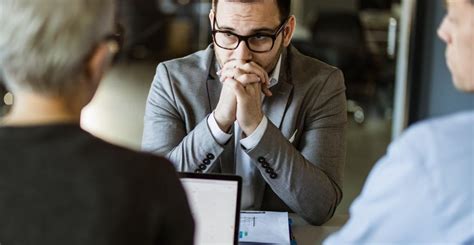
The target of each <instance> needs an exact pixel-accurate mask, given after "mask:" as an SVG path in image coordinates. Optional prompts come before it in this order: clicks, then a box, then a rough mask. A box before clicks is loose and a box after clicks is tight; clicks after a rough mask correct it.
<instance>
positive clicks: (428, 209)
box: [324, 0, 474, 245]
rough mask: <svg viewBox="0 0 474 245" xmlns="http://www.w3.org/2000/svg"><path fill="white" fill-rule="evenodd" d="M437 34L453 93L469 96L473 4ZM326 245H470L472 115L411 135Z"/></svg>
mask: <svg viewBox="0 0 474 245" xmlns="http://www.w3.org/2000/svg"><path fill="white" fill-rule="evenodd" d="M446 4H447V7H448V13H447V15H446V16H445V18H444V20H443V22H442V24H441V26H440V28H439V30H438V35H439V37H440V38H441V39H442V40H443V41H444V42H445V43H446V45H447V49H446V61H447V64H448V67H449V69H450V71H451V75H452V77H453V82H454V85H455V86H456V88H458V89H459V90H460V91H463V92H469V93H472V92H474V78H473V77H474V75H473V69H474V57H473V54H474V28H473V27H474V0H447V1H446ZM324 244H325V245H331V244H474V110H471V111H467V112H461V113H457V114H455V115H451V116H447V117H443V118H437V119H432V120H428V121H425V122H421V123H418V124H416V125H414V126H413V127H411V128H410V129H408V130H407V131H406V132H405V133H404V134H403V135H402V136H401V137H400V138H399V139H398V140H397V141H395V142H394V143H393V144H392V145H391V146H390V147H389V149H388V153H387V155H386V156H384V157H383V158H382V159H381V160H380V161H379V162H378V163H377V164H376V166H375V167H374V169H373V170H372V172H371V173H370V175H369V177H368V179H367V182H366V184H365V186H364V188H363V190H362V193H361V195H360V196H359V197H358V198H357V199H356V200H355V201H354V203H353V204H352V206H351V209H350V219H349V221H348V222H347V224H346V225H345V226H344V227H342V229H341V230H340V231H339V232H337V233H335V234H333V235H332V236H330V237H329V238H328V239H326V241H324Z"/></svg>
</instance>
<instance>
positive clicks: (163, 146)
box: [142, 63, 224, 173]
mask: <svg viewBox="0 0 474 245" xmlns="http://www.w3.org/2000/svg"><path fill="white" fill-rule="evenodd" d="M190 82H191V81H190ZM181 107H182V103H177V102H176V95H175V90H174V88H173V81H172V80H171V79H170V75H169V72H168V70H167V67H166V65H165V64H164V63H161V64H159V65H158V68H157V71H156V75H155V78H154V80H153V83H152V85H151V88H150V93H149V95H148V99H147V103H146V108H145V118H144V129H143V139H142V149H143V150H145V151H148V152H151V153H154V154H157V155H161V156H164V157H166V158H168V159H169V160H170V161H171V162H172V163H173V164H174V166H175V167H176V169H177V170H178V171H182V172H194V171H196V170H198V171H201V172H204V173H205V172H211V171H212V170H213V169H214V167H215V166H216V165H217V162H218V161H216V160H217V159H218V157H219V156H220V154H222V152H223V151H224V146H222V145H220V144H219V143H218V142H217V141H216V140H215V139H214V137H213V136H212V133H211V131H210V129H209V126H208V124H207V117H206V118H204V119H203V120H201V122H199V123H198V124H197V126H196V127H194V128H193V129H192V130H187V127H186V125H185V117H186V116H187V115H186V114H185V113H181V112H182V111H183V110H181ZM188 126H189V125H188Z"/></svg>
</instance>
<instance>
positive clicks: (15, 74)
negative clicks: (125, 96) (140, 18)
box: [0, 0, 114, 95]
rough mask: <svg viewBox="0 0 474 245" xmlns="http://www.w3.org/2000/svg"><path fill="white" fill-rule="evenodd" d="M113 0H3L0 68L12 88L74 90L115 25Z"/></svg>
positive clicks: (52, 91) (57, 92)
mask: <svg viewBox="0 0 474 245" xmlns="http://www.w3.org/2000/svg"><path fill="white" fill-rule="evenodd" d="M113 16H114V5H113V0H0V68H1V69H3V73H4V77H5V79H6V84H7V86H8V87H9V88H10V89H16V88H21V89H28V90H32V91H34V92H37V93H40V94H48V95H65V94H67V93H70V92H73V91H74V87H75V83H76V82H77V81H78V80H79V79H81V78H82V77H83V75H84V70H85V61H86V60H87V58H88V56H89V55H90V54H91V52H92V51H93V49H94V48H95V46H96V45H97V43H98V42H99V41H100V40H101V39H102V38H104V36H105V35H106V34H108V33H109V32H111V31H112V26H113Z"/></svg>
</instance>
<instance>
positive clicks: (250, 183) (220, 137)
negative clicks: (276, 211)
mask: <svg viewBox="0 0 474 245" xmlns="http://www.w3.org/2000/svg"><path fill="white" fill-rule="evenodd" d="M281 59H282V57H281V55H280V58H279V59H278V62H277V64H276V66H275V69H274V70H273V72H272V75H271V77H270V87H273V86H275V85H276V84H277V83H278V76H279V75H280V68H281ZM264 97H265V96H262V101H263V98H264ZM207 123H208V125H209V128H210V129H211V133H212V136H214V138H215V139H216V141H217V142H218V143H219V144H221V145H224V144H226V143H227V142H228V141H229V139H230V138H231V137H232V135H233V134H234V135H235V156H234V158H235V165H236V174H237V175H240V176H242V180H243V181H242V201H241V208H242V209H259V207H260V205H261V203H262V198H263V191H264V188H265V180H264V179H263V177H262V176H261V174H260V171H259V170H258V168H256V166H255V164H254V163H253V162H252V159H251V158H250V157H249V156H248V155H247V154H246V153H245V150H244V149H243V148H242V147H245V149H253V148H254V147H255V146H257V144H258V142H260V140H261V139H262V137H263V134H264V133H265V130H266V129H267V125H268V119H267V117H266V116H265V115H264V116H263V118H262V121H260V124H259V125H258V126H257V128H256V129H255V131H254V132H253V133H252V134H251V135H249V136H247V137H246V138H243V139H242V138H241V137H242V131H241V129H240V127H239V124H238V123H237V121H235V122H234V132H233V134H232V133H231V134H228V133H226V132H223V131H222V130H221V128H220V127H219V125H218V124H217V122H216V119H215V117H214V113H212V114H211V115H210V116H209V117H208V119H207Z"/></svg>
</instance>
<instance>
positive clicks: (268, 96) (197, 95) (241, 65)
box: [143, 0, 347, 224]
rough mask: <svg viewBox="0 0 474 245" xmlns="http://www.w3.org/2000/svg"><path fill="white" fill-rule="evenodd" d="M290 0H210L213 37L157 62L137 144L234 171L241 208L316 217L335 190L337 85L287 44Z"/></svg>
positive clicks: (182, 164) (195, 168) (180, 162)
mask: <svg viewBox="0 0 474 245" xmlns="http://www.w3.org/2000/svg"><path fill="white" fill-rule="evenodd" d="M290 5H291V3H290V1H288V0H286V1H283V0H275V1H257V0H254V1H248V0H247V1H243V0H240V1H231V0H221V1H219V2H218V1H217V0H214V1H213V7H212V10H211V12H210V14H209V18H210V21H211V25H212V34H213V41H214V42H213V44H211V45H210V46H209V47H208V48H207V49H206V50H203V51H199V52H197V53H194V54H192V55H190V56H187V57H184V58H181V59H176V60H171V61H167V62H163V63H161V64H159V65H158V68H157V72H156V76H155V78H154V81H153V84H152V87H151V90H150V94H149V97H148V102H147V107H146V112H145V128H144V135H143V148H144V149H145V150H147V151H151V152H154V153H156V154H160V155H164V156H166V157H167V158H168V159H170V160H171V161H172V162H174V164H175V166H176V168H177V169H178V170H179V171H186V172H188V171H192V172H198V173H230V174H239V175H241V176H242V177H243V179H244V183H243V199H242V208H243V209H260V210H277V211H290V212H291V211H294V212H296V213H298V214H299V215H300V216H302V217H303V218H304V219H306V220H307V221H308V222H310V223H312V224H322V223H324V222H325V221H327V220H328V219H329V218H331V216H332V215H333V214H334V211H335V209H336V207H337V205H338V204H339V203H340V201H341V198H342V173H343V168H344V159H345V150H346V146H345V127H346V120H347V118H346V99H345V94H344V92H345V87H344V81H343V76H342V73H341V71H340V70H338V69H337V68H334V67H331V66H329V65H327V64H324V63H322V62H320V61H318V60H315V59H312V58H309V57H306V56H304V55H302V54H300V53H299V52H298V51H297V50H296V49H295V48H294V47H292V46H291V45H290V42H291V38H292V35H293V33H294V29H295V17H294V16H290V14H289V9H290ZM261 91H262V92H263V93H262V92H261ZM262 101H263V102H262Z"/></svg>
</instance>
